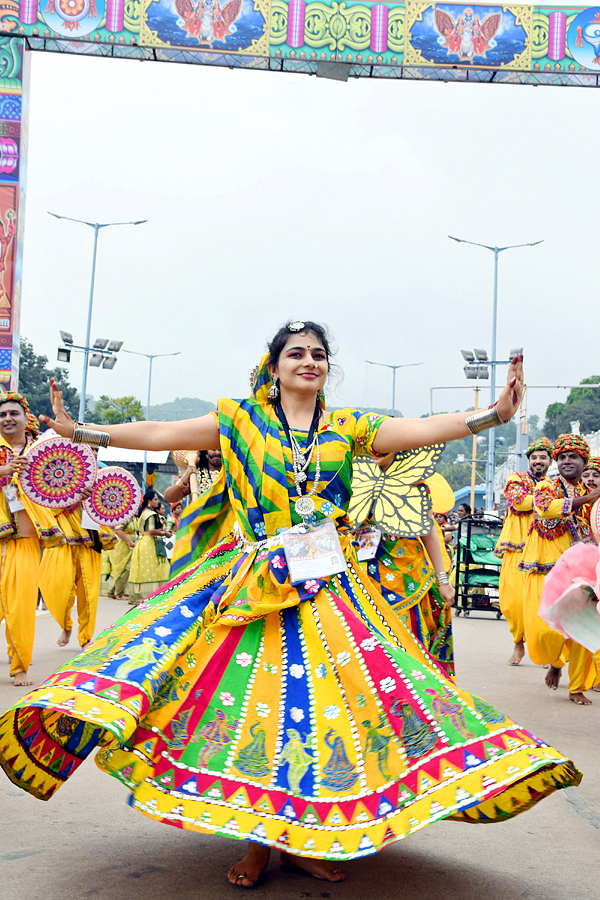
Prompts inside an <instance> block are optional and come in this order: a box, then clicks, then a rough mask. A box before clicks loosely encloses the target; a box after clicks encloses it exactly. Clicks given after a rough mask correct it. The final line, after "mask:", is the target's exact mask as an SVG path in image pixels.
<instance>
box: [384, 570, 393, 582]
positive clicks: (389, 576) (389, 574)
mask: <svg viewBox="0 0 600 900" xmlns="http://www.w3.org/2000/svg"><path fill="white" fill-rule="evenodd" d="M385 580H386V581H393V580H394V576H393V574H392V573H391V572H388V573H387V574H386V576H385Z"/></svg>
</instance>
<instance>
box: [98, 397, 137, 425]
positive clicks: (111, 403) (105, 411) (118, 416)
mask: <svg viewBox="0 0 600 900" xmlns="http://www.w3.org/2000/svg"><path fill="white" fill-rule="evenodd" d="M94 419H95V421H96V422H97V423H98V424H99V425H120V424H121V422H133V421H137V422H142V421H145V419H146V416H145V415H144V409H143V407H142V404H141V403H140V401H139V400H138V399H137V398H136V397H134V396H128V397H107V396H106V394H102V396H101V397H100V399H99V400H98V402H97V403H96V405H95V407H94Z"/></svg>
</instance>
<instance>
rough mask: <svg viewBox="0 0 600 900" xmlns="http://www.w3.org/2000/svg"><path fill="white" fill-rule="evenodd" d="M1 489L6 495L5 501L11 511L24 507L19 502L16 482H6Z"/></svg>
mask: <svg viewBox="0 0 600 900" xmlns="http://www.w3.org/2000/svg"><path fill="white" fill-rule="evenodd" d="M2 490H3V491H4V496H5V497H6V502H7V503H8V508H9V510H10V511H11V513H16V512H21V510H22V509H25V507H24V506H23V504H22V502H21V498H20V497H19V492H18V490H17V486H16V484H7V485H6V487H3V488H2Z"/></svg>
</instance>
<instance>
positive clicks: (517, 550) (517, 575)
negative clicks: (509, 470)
mask: <svg viewBox="0 0 600 900" xmlns="http://www.w3.org/2000/svg"><path fill="white" fill-rule="evenodd" d="M553 451H554V444H553V443H552V441H550V440H548V438H547V437H542V438H538V440H536V441H532V443H531V444H530V445H529V447H528V448H527V450H526V451H525V452H526V454H527V458H528V460H529V469H528V471H527V472H513V474H512V475H509V476H508V478H507V481H506V484H505V486H504V496H505V497H506V500H507V502H508V509H507V512H506V518H505V519H504V525H503V526H502V531H501V532H500V537H499V538H498V543H497V544H496V549H495V551H494V552H495V553H496V556H500V557H501V559H502V568H501V569H500V583H499V592H500V609H501V610H502V614H503V615H504V618H505V619H506V621H507V622H508V627H509V628H510V633H511V635H512V639H513V641H514V644H515V646H514V650H513V653H512V656H511V657H510V659H509V660H508V664H509V665H510V666H518V665H519V663H520V662H521V660H522V659H523V657H524V655H525V626H524V624H523V590H524V586H525V572H524V571H523V570H522V569H519V562H520V560H521V554H522V552H523V549H524V547H525V541H526V540H527V535H528V533H529V528H530V526H531V523H532V522H533V491H534V489H535V487H536V485H537V483H538V482H539V481H540V480H541V479H542V478H544V477H545V475H546V472H547V471H548V469H549V468H550V466H551V464H552V453H553Z"/></svg>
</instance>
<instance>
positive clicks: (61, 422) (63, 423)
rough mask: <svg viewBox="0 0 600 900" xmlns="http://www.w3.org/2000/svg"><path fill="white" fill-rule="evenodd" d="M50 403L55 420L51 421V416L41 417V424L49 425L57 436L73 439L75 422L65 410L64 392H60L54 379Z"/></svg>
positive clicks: (52, 380) (51, 382)
mask: <svg viewBox="0 0 600 900" xmlns="http://www.w3.org/2000/svg"><path fill="white" fill-rule="evenodd" d="M50 402H51V404H52V412H53V413H54V418H53V419H51V418H50V416H40V417H39V418H40V422H43V423H44V425H47V426H48V427H49V428H54V430H55V431H56V432H57V434H60V435H62V437H66V438H72V437H73V432H74V431H75V422H74V421H73V419H72V418H71V416H70V415H69V413H68V412H67V411H66V410H65V405H64V403H63V395H62V391H61V390H59V387H58V385H57V383H56V381H55V380H54V378H51V379H50Z"/></svg>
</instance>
